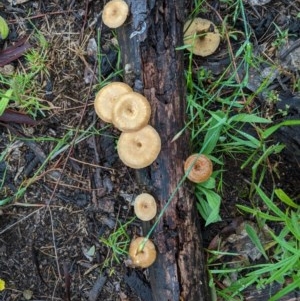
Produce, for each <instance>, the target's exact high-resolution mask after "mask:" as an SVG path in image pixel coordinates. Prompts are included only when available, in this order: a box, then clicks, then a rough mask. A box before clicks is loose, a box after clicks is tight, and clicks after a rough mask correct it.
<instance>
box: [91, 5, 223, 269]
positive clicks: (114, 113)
mask: <svg viewBox="0 0 300 301" xmlns="http://www.w3.org/2000/svg"><path fill="white" fill-rule="evenodd" d="M128 14H129V7H128V5H127V3H126V2H125V1H123V0H111V1H109V2H108V3H107V4H106V5H105V6H104V9H103V13H102V21H103V23H104V24H105V25H106V26H108V27H110V28H118V27H120V26H122V25H123V24H124V22H125V21H126V19H127V16H128ZM184 31H185V34H184V37H185V40H184V43H185V45H187V46H188V48H187V49H188V50H189V51H192V52H193V53H194V54H196V55H200V56H208V55H210V54H212V53H213V52H214V51H215V50H216V49H217V48H218V46H219V43H220V35H219V32H218V30H217V28H216V27H215V25H214V24H213V23H212V22H210V21H208V20H205V19H201V18H195V19H194V20H192V21H187V22H186V23H185V25H184ZM94 107H95V111H96V114H97V115H98V117H99V118H100V119H102V120H103V121H104V122H107V123H112V124H113V125H114V126H115V127H116V128H117V129H119V130H120V131H121V132H122V133H121V135H120V138H119V140H118V145H117V151H118V155H119V157H120V159H121V161H122V162H123V163H124V164H125V165H126V166H128V167H131V168H134V169H140V168H144V167H147V166H149V165H151V164H152V163H153V162H154V161H155V160H156V158H157V156H158V154H159V152H160V150H161V139H160V136H159V134H158V133H157V131H156V130H155V129H154V128H153V127H152V126H150V125H149V124H148V123H149V120H150V115H151V107H150V103H149V102H148V100H147V99H146V98H145V97H144V96H143V95H141V94H139V93H137V92H134V91H133V90H132V88H131V87H130V86H129V85H127V84H125V83H123V82H112V83H110V84H108V85H106V86H105V87H103V88H102V89H101V90H100V91H99V92H98V93H97V94H96V98H95V102H94ZM212 170H213V168H212V162H211V161H210V159H209V158H207V157H206V156H205V155H199V154H193V155H191V156H190V157H189V158H188V159H187V160H186V161H185V163H184V171H185V173H186V175H187V177H188V179H190V181H192V182H195V183H201V182H205V181H207V180H208V179H209V177H210V176H211V174H212ZM134 211H135V214H136V216H137V217H138V218H139V219H141V220H142V221H149V220H151V219H153V218H154V217H155V215H156V213H157V206H156V201H155V199H154V197H153V196H152V195H150V194H148V193H142V194H140V195H138V196H137V197H136V199H135V201H134ZM129 256H130V259H131V262H132V265H133V266H135V267H141V268H147V267H149V266H150V265H152V264H153V263H154V261H155V259H156V249H155V245H154V244H153V242H152V241H151V240H150V239H148V238H146V237H138V238H136V239H134V240H132V241H131V243H130V247H129Z"/></svg>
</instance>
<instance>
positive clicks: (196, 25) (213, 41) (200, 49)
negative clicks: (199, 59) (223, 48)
mask: <svg viewBox="0 0 300 301" xmlns="http://www.w3.org/2000/svg"><path fill="white" fill-rule="evenodd" d="M183 30H184V44H185V45H188V46H189V47H188V48H187V49H188V50H189V51H191V52H193V53H194V54H196V55H200V56H208V55H211V54H212V53H214V52H215V51H216V50H217V48H218V47H219V44H220V40H221V38H220V34H219V30H218V29H217V28H216V26H215V25H214V24H213V23H212V22H211V21H209V20H206V19H201V18H195V19H194V20H189V21H187V22H186V23H185V24H184V28H183Z"/></svg>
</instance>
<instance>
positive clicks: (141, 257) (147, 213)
mask: <svg viewBox="0 0 300 301" xmlns="http://www.w3.org/2000/svg"><path fill="white" fill-rule="evenodd" d="M134 212H135V215H136V216H137V217H138V218H139V219H140V220H142V221H150V220H151V219H153V218H154V217H155V215H156V213H157V206H156V201H155V199H154V197H153V196H152V195H151V194H149V193H141V194H139V195H138V196H137V197H136V198H135V200H134ZM129 257H130V259H131V264H132V265H133V266H134V267H140V268H147V267H149V266H150V265H152V264H153V263H154V261H155V259H156V249H155V245H154V243H153V242H152V241H151V240H150V239H148V238H146V237H138V238H136V239H134V240H132V241H131V243H130V246H129Z"/></svg>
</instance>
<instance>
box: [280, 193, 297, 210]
mask: <svg viewBox="0 0 300 301" xmlns="http://www.w3.org/2000/svg"><path fill="white" fill-rule="evenodd" d="M275 194H276V195H277V197H278V198H279V199H280V201H282V202H283V203H285V204H286V205H288V206H290V207H293V208H295V209H298V208H300V206H299V205H297V204H296V203H295V202H294V201H293V200H292V199H291V198H290V197H289V196H288V195H287V194H286V193H285V192H284V191H283V190H282V189H280V188H278V189H275Z"/></svg>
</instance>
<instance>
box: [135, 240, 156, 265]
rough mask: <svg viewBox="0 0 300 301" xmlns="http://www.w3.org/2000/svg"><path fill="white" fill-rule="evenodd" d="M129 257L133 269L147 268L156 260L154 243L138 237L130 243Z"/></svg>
mask: <svg viewBox="0 0 300 301" xmlns="http://www.w3.org/2000/svg"><path fill="white" fill-rule="evenodd" d="M129 256H130V259H131V261H132V263H133V265H134V266H135V267H140V268H148V267H149V266H150V265H151V264H152V263H153V262H154V261H155V259H156V249H155V245H154V243H153V242H152V241H151V240H150V239H147V238H145V237H138V238H136V239H134V240H132V241H131V243H130V246H129Z"/></svg>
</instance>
